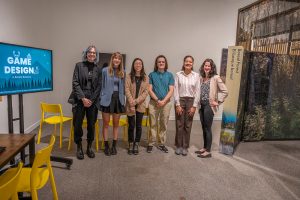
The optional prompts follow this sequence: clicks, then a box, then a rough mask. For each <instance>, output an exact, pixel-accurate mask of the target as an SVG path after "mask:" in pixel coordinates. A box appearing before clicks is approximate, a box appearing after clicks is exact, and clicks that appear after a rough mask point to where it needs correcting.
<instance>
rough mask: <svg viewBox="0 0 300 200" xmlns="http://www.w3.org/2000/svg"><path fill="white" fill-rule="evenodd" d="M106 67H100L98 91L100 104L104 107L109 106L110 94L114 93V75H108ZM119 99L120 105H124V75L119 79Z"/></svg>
mask: <svg viewBox="0 0 300 200" xmlns="http://www.w3.org/2000/svg"><path fill="white" fill-rule="evenodd" d="M108 68H109V67H106V68H103V69H102V84H101V93H100V105H101V106H106V107H107V106H109V104H110V102H111V97H112V94H113V93H114V77H113V76H110V75H109V73H108ZM124 73H125V72H124ZM119 100H120V103H121V104H122V105H125V77H124V78H122V79H120V81H119Z"/></svg>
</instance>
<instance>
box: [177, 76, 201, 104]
mask: <svg viewBox="0 0 300 200" xmlns="http://www.w3.org/2000/svg"><path fill="white" fill-rule="evenodd" d="M180 97H194V98H195V99H194V103H193V106H194V107H197V105H198V102H199V98H200V77H199V74H198V73H196V72H194V71H192V72H191V73H189V74H188V75H187V74H185V73H184V71H180V72H177V73H176V75H175V86H174V99H175V105H180V102H179V99H180Z"/></svg>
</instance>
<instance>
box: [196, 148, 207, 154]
mask: <svg viewBox="0 0 300 200" xmlns="http://www.w3.org/2000/svg"><path fill="white" fill-rule="evenodd" d="M205 151H206V149H205V148H202V149H200V150H199V151H195V153H196V154H203V153H204V152H205Z"/></svg>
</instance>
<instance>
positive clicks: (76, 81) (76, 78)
mask: <svg viewBox="0 0 300 200" xmlns="http://www.w3.org/2000/svg"><path fill="white" fill-rule="evenodd" d="M80 66H81V63H77V64H76V66H75V69H74V73H73V81H72V88H73V92H74V93H75V96H76V97H77V99H79V100H80V99H82V98H84V97H85V95H84V93H83V91H82V88H81V86H80V73H79V70H80Z"/></svg>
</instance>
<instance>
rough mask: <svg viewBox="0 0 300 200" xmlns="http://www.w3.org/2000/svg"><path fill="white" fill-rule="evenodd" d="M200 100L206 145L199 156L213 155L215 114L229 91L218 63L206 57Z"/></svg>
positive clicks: (201, 76) (201, 72)
mask: <svg viewBox="0 0 300 200" xmlns="http://www.w3.org/2000/svg"><path fill="white" fill-rule="evenodd" d="M199 71H200V84H201V87H200V100H199V115H200V121H201V125H202V130H203V140H204V146H203V148H202V149H200V150H199V151H196V153H198V154H199V155H198V157H200V158H209V157H211V153H210V150H211V144H212V131H211V126H212V123H213V118H214V114H215V113H216V112H217V111H218V109H219V105H220V104H221V103H223V102H224V100H225V98H226V97H227V96H228V91H227V88H226V86H225V84H224V83H223V81H222V80H221V78H220V76H219V75H217V71H216V65H215V63H214V61H213V60H212V59H205V60H204V62H203V64H202V65H201V67H200V70H199Z"/></svg>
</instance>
